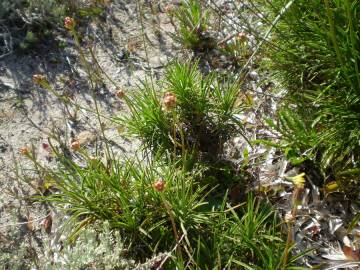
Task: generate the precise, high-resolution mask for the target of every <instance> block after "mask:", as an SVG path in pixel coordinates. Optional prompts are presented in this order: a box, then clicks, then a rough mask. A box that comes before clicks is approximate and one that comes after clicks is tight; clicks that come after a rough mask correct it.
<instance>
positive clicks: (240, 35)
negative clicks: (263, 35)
mask: <svg viewBox="0 0 360 270" xmlns="http://www.w3.org/2000/svg"><path fill="white" fill-rule="evenodd" d="M246 38H247V35H246V33H244V32H240V33H238V34H237V35H236V39H237V40H239V41H244V40H246Z"/></svg>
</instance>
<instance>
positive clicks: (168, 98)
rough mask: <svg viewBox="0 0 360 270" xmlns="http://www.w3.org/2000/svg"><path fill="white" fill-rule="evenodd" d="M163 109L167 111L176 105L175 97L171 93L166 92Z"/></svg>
mask: <svg viewBox="0 0 360 270" xmlns="http://www.w3.org/2000/svg"><path fill="white" fill-rule="evenodd" d="M163 103H164V107H165V109H166V110H169V109H171V108H173V107H175V105H176V96H175V95H174V94H173V93H171V92H166V93H165V95H164V98H163Z"/></svg>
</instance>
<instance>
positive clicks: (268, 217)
mask: <svg viewBox="0 0 360 270" xmlns="http://www.w3.org/2000/svg"><path fill="white" fill-rule="evenodd" d="M54 151H55V153H56V155H57V157H58V158H59V160H60V162H61V165H60V166H59V167H58V169H55V170H54V169H48V168H42V173H43V174H44V175H46V181H47V183H46V185H47V186H48V187H51V189H52V190H56V192H55V193H52V194H50V195H48V196H44V197H41V199H42V200H44V201H47V202H51V203H53V204H54V205H56V206H61V207H62V208H63V209H65V211H66V213H67V214H69V215H70V217H71V218H70V220H69V222H70V223H69V225H70V226H72V227H73V228H74V229H73V231H72V235H71V236H70V238H69V239H70V241H72V240H74V239H76V237H77V236H78V235H79V236H80V240H81V239H82V238H81V237H82V236H81V235H83V233H85V235H86V234H88V232H87V230H86V228H87V227H88V226H90V225H91V224H94V223H95V222H98V221H105V222H107V223H108V224H109V226H110V227H111V229H112V230H114V231H115V232H118V233H119V234H120V236H121V241H122V242H123V243H124V247H125V248H126V250H127V252H126V254H127V258H129V259H130V258H132V259H133V260H135V261H136V262H141V263H146V262H145V259H151V258H152V257H154V256H156V255H157V254H167V255H166V256H165V258H164V257H162V259H161V260H160V263H162V264H163V265H164V266H165V267H167V268H170V269H174V268H176V267H179V268H184V267H185V265H188V267H192V268H197V269H206V268H211V269H213V268H223V267H227V268H231V269H238V268H239V269H240V268H241V267H247V268H249V269H250V267H251V269H264V268H266V269H274V270H275V269H279V267H280V265H285V268H283V269H295V268H291V266H293V265H294V262H295V260H296V257H291V256H290V259H289V260H287V261H286V262H285V263H284V260H283V254H284V252H285V249H286V243H285V241H283V240H282V239H281V235H282V231H281V227H280V226H279V221H278V219H277V217H276V214H275V212H274V211H273V210H272V209H271V207H270V206H269V205H268V204H266V203H264V202H261V201H260V200H258V199H256V198H254V196H253V195H252V194H250V195H249V196H248V199H247V202H246V203H245V205H246V207H245V208H244V207H243V204H240V205H236V206H231V205H230V204H229V203H227V199H226V196H225V198H219V199H216V197H214V196H213V191H214V187H209V186H206V185H203V184H201V178H202V175H201V173H200V172H201V171H198V170H191V171H188V170H187V169H186V168H185V167H184V166H182V164H183V163H182V162H183V160H181V161H178V162H177V163H176V164H175V163H173V164H172V163H170V164H169V163H168V162H167V163H164V162H163V161H153V162H150V163H149V164H148V165H143V164H142V162H138V161H131V160H128V161H123V162H120V161H119V160H112V161H109V162H108V164H105V163H103V162H102V161H100V160H99V159H97V158H95V157H89V156H87V154H86V152H85V150H81V149H78V151H79V152H78V156H79V157H81V158H82V159H83V162H82V163H83V165H82V166H80V165H78V164H76V162H73V161H72V160H70V159H69V158H68V157H65V156H63V155H62V154H60V153H59V152H57V150H56V149H55V148H54ZM29 158H32V157H31V156H29ZM33 161H34V162H36V160H34V159H33ZM179 163H180V164H179ZM185 163H186V162H185ZM36 165H37V166H38V168H39V167H40V164H36ZM84 230H85V231H84ZM94 244H95V243H94ZM101 245H102V244H101ZM95 246H96V245H95ZM78 248H80V249H81V245H80V244H79V246H78V247H77V246H76V247H74V252H75V253H76V252H78V251H77V250H78ZM97 250H98V248H93V249H90V251H91V252H95V253H96V252H97ZM100 250H103V248H100ZM90 251H89V252H90ZM64 252H67V250H65V251H64ZM91 252H90V253H91ZM169 252H170V253H169ZM60 254H61V253H60ZM106 254H108V252H107V253H106ZM69 259H71V257H69ZM88 259H89V262H92V263H94V265H99V263H100V262H96V264H95V262H94V261H92V260H90V258H88ZM108 259H109V260H110V259H111V257H109V258H108ZM76 262H77V260H73V262H72V263H73V264H74V265H75V264H76ZM81 262H82V263H84V262H86V260H85V258H82V260H81ZM117 262H118V263H125V261H123V262H122V261H121V260H119V261H117ZM112 263H114V262H112ZM127 263H129V262H127ZM158 265H159V263H158Z"/></svg>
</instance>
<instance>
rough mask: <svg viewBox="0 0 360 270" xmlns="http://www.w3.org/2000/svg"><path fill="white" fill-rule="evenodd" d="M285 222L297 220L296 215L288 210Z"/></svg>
mask: <svg viewBox="0 0 360 270" xmlns="http://www.w3.org/2000/svg"><path fill="white" fill-rule="evenodd" d="M284 219H285V222H292V221H294V220H295V217H294V215H293V213H292V212H288V213H286V214H285V218H284Z"/></svg>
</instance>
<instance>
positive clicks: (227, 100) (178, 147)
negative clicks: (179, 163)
mask: <svg viewBox="0 0 360 270" xmlns="http://www.w3.org/2000/svg"><path fill="white" fill-rule="evenodd" d="M164 77H165V78H164V80H163V81H162V82H159V83H157V85H156V86H152V85H151V84H149V83H145V84H143V85H142V86H141V87H140V88H139V89H138V91H135V92H134V93H133V94H130V96H129V97H127V103H128V105H129V107H130V111H131V113H130V115H129V116H126V117H123V118H119V119H117V120H120V121H121V123H122V124H124V125H126V126H127V127H128V130H129V132H130V133H131V134H133V135H135V136H136V137H138V138H140V139H141V140H142V141H143V142H144V144H145V146H146V147H147V148H148V149H151V150H152V151H153V153H157V152H158V151H161V152H164V151H169V152H172V153H175V154H180V153H183V154H184V153H195V154H196V155H197V154H199V155H202V156H204V157H205V158H212V159H213V160H215V159H216V158H217V157H218V155H219V154H220V153H221V149H222V145H223V143H224V142H225V141H226V140H227V139H229V138H230V136H231V134H233V133H234V132H235V131H236V130H240V128H241V126H240V127H239V123H238V121H237V119H236V117H235V115H236V114H237V113H240V112H241V109H242V108H241V106H239V105H238V104H237V97H238V92H239V87H238V86H237V85H231V86H229V85H224V84H223V85H222V84H220V83H219V82H217V81H216V79H215V76H213V75H209V76H203V75H202V74H201V73H200V71H199V70H198V66H197V64H196V63H195V64H190V63H180V62H174V63H173V64H172V65H170V67H169V68H168V69H167V70H166V72H165V75H164ZM169 101H171V102H173V104H170V103H169ZM169 105H171V106H169Z"/></svg>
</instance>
